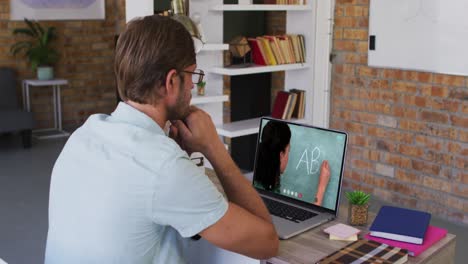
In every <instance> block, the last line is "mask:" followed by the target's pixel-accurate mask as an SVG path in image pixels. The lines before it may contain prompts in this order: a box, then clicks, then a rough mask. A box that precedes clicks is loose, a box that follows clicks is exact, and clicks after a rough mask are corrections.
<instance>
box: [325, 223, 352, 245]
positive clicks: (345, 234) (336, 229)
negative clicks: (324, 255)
mask: <svg viewBox="0 0 468 264" xmlns="http://www.w3.org/2000/svg"><path fill="white" fill-rule="evenodd" d="M323 232H325V233H327V234H328V235H329V238H330V240H341V241H356V240H358V234H359V232H361V230H359V229H357V228H354V227H352V226H349V225H345V224H341V223H340V224H336V225H332V226H330V227H328V228H326V229H324V230H323Z"/></svg>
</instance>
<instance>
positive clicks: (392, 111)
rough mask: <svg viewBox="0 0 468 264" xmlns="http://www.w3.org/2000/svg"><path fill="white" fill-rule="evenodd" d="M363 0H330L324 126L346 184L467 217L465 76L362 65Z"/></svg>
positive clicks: (463, 219) (457, 217)
mask: <svg viewBox="0 0 468 264" xmlns="http://www.w3.org/2000/svg"><path fill="white" fill-rule="evenodd" d="M368 17H369V0H336V9H335V28H334V42H333V43H334V48H333V49H334V53H335V54H336V55H337V56H336V59H335V61H334V66H333V73H332V74H333V76H332V97H331V116H330V126H331V127H333V128H336V129H342V130H346V131H348V132H349V136H350V137H349V139H350V141H349V149H348V156H347V167H346V170H345V172H346V173H345V183H344V184H345V187H346V188H356V189H363V190H365V191H368V192H371V193H373V194H374V195H375V196H377V197H379V198H380V199H383V200H386V201H389V202H392V203H395V204H399V205H402V206H408V207H413V208H419V209H422V210H426V211H429V212H431V213H433V214H435V215H438V216H440V217H443V218H446V219H448V220H450V221H453V222H458V223H465V224H468V77H464V76H452V75H445V74H436V73H427V72H417V71H407V70H394V69H383V68H370V67H367V66H366V65H367V47H368V42H367V35H368V27H369V19H368Z"/></svg>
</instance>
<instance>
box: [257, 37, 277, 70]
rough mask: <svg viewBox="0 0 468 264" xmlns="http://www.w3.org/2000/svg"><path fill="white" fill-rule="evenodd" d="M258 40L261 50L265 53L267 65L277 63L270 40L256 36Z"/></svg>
mask: <svg viewBox="0 0 468 264" xmlns="http://www.w3.org/2000/svg"><path fill="white" fill-rule="evenodd" d="M257 40H258V42H260V43H261V45H262V48H263V51H264V53H265V55H266V58H267V62H268V65H277V64H278V63H277V62H276V58H275V56H274V55H273V51H272V50H271V46H270V41H268V39H266V38H263V37H257Z"/></svg>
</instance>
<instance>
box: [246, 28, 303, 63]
mask: <svg viewBox="0 0 468 264" xmlns="http://www.w3.org/2000/svg"><path fill="white" fill-rule="evenodd" d="M248 42H249V45H250V48H251V50H252V60H253V62H254V63H255V64H258V65H278V64H288V63H304V62H305V50H304V47H305V45H304V36H302V35H280V36H271V35H265V36H259V37H256V38H249V39H248Z"/></svg>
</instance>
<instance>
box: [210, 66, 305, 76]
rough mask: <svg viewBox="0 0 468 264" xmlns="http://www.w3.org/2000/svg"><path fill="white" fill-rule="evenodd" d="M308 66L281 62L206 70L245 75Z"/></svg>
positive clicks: (298, 68)
mask: <svg viewBox="0 0 468 264" xmlns="http://www.w3.org/2000/svg"><path fill="white" fill-rule="evenodd" d="M306 68H309V64H307V63H294V64H281V65H274V66H261V65H254V66H251V67H245V68H228V67H214V68H211V69H209V70H208V72H211V73H216V74H222V75H229V76H234V75H246V74H255V73H264V72H277V71H290V70H301V69H306Z"/></svg>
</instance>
